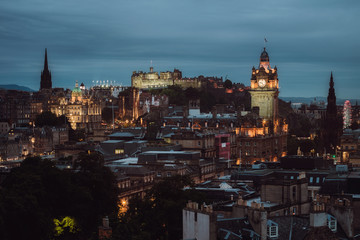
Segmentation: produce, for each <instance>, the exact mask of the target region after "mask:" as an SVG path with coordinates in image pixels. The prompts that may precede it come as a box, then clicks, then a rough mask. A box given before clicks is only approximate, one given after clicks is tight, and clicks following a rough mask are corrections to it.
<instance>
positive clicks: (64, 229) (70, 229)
mask: <svg viewBox="0 0 360 240" xmlns="http://www.w3.org/2000/svg"><path fill="white" fill-rule="evenodd" d="M53 221H54V225H55V228H54V237H55V239H56V238H58V237H63V236H66V235H70V236H71V235H72V234H76V233H77V232H79V231H80V229H79V228H78V226H77V223H76V221H75V219H74V218H72V217H69V216H66V217H64V218H62V219H57V218H54V220H53ZM59 239H60V238H59Z"/></svg>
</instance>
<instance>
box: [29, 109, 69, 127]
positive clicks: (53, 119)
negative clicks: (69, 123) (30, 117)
mask: <svg viewBox="0 0 360 240" xmlns="http://www.w3.org/2000/svg"><path fill="white" fill-rule="evenodd" d="M65 122H66V120H65V116H64V115H62V116H60V117H57V116H56V115H55V114H54V113H52V112H49V111H47V112H42V113H41V114H39V115H37V116H36V119H35V126H37V127H43V126H53V127H58V126H61V125H64V124H65Z"/></svg>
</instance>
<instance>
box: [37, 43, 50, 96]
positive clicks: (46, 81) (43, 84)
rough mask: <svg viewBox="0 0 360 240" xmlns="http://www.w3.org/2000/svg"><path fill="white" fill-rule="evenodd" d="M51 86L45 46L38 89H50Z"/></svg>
mask: <svg viewBox="0 0 360 240" xmlns="http://www.w3.org/2000/svg"><path fill="white" fill-rule="evenodd" d="M51 88H52V82H51V72H50V71H49V66H48V59H47V49H46V48H45V60H44V69H43V71H42V72H41V81H40V90H41V89H51Z"/></svg>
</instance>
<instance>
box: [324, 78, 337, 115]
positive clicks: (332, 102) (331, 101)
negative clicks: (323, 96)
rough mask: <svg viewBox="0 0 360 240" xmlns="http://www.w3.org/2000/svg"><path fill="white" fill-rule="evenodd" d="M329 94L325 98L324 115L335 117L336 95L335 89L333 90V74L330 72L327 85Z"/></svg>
mask: <svg viewBox="0 0 360 240" xmlns="http://www.w3.org/2000/svg"><path fill="white" fill-rule="evenodd" d="M329 86H330V87H329V94H328V97H327V101H328V104H327V108H326V114H327V115H331V116H336V114H337V109H336V95H335V89H334V78H333V74H332V72H331V76H330V83H329Z"/></svg>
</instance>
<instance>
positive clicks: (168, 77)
mask: <svg viewBox="0 0 360 240" xmlns="http://www.w3.org/2000/svg"><path fill="white" fill-rule="evenodd" d="M171 85H180V86H181V87H182V88H189V87H193V88H200V87H201V80H200V79H199V78H183V77H182V72H181V71H180V70H178V69H174V71H173V72H170V71H167V72H160V74H159V73H158V72H154V69H153V67H150V72H142V71H139V72H136V71H134V72H133V74H132V76H131V86H132V87H136V88H139V89H149V88H165V87H167V86H171Z"/></svg>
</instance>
